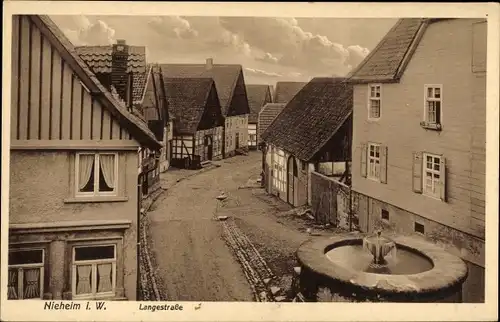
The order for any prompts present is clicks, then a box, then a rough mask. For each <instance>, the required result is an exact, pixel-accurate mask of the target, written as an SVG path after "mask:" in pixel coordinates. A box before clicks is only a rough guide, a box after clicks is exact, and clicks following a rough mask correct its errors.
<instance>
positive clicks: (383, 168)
mask: <svg viewBox="0 0 500 322" xmlns="http://www.w3.org/2000/svg"><path fill="white" fill-rule="evenodd" d="M380 182H381V183H387V146H385V145H382V146H381V147H380Z"/></svg>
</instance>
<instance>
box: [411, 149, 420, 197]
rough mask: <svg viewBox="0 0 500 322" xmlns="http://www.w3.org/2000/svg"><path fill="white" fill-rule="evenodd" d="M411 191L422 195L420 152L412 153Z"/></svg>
mask: <svg viewBox="0 0 500 322" xmlns="http://www.w3.org/2000/svg"><path fill="white" fill-rule="evenodd" d="M413 191H414V192H417V193H422V152H413Z"/></svg>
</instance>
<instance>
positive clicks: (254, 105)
mask: <svg viewBox="0 0 500 322" xmlns="http://www.w3.org/2000/svg"><path fill="white" fill-rule="evenodd" d="M247 97H248V105H249V106H250V114H249V115H248V123H257V120H258V118H259V112H260V110H261V109H262V107H263V106H264V105H266V104H267V103H271V102H272V96H271V89H270V87H269V85H256V84H251V85H247Z"/></svg>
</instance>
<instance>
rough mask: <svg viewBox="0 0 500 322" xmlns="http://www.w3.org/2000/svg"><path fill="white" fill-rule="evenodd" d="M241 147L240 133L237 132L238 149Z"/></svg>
mask: <svg viewBox="0 0 500 322" xmlns="http://www.w3.org/2000/svg"><path fill="white" fill-rule="evenodd" d="M239 148H240V133H239V132H236V150H237V149H239Z"/></svg>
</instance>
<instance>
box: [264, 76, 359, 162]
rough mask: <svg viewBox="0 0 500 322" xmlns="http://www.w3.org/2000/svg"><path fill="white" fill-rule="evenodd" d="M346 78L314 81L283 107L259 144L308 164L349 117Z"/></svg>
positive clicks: (349, 86) (350, 94) (350, 95)
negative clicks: (266, 145) (277, 149)
mask: <svg viewBox="0 0 500 322" xmlns="http://www.w3.org/2000/svg"><path fill="white" fill-rule="evenodd" d="M344 80H345V78H314V79H312V80H311V81H310V82H309V83H308V84H307V85H306V86H304V88H303V89H302V90H301V91H300V92H298V93H297V95H295V97H294V98H293V99H292V100H291V101H290V102H289V103H288V104H287V105H286V107H285V108H284V109H283V111H282V112H281V113H280V114H279V115H278V117H277V118H276V119H275V120H274V121H273V122H272V123H271V125H270V126H269V127H268V128H267V129H266V131H265V132H264V133H263V134H262V140H264V141H265V142H267V143H270V144H273V145H275V146H277V147H279V148H281V149H284V150H286V151H287V152H289V153H291V154H293V155H295V156H296V157H297V158H299V159H301V160H304V161H310V160H311V159H312V158H313V157H314V155H315V154H316V153H317V152H318V151H319V150H320V149H321V148H322V147H323V146H324V145H325V144H326V143H328V141H329V140H330V139H331V138H332V137H333V135H334V134H335V133H336V132H337V130H338V129H339V128H340V127H341V126H342V125H343V124H344V122H345V121H346V120H347V118H348V117H349V115H350V114H351V113H352V95H353V90H352V85H351V84H348V83H346V82H345V81H344Z"/></svg>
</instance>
